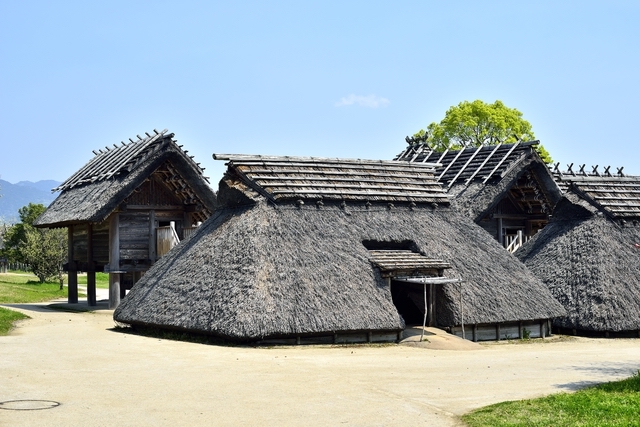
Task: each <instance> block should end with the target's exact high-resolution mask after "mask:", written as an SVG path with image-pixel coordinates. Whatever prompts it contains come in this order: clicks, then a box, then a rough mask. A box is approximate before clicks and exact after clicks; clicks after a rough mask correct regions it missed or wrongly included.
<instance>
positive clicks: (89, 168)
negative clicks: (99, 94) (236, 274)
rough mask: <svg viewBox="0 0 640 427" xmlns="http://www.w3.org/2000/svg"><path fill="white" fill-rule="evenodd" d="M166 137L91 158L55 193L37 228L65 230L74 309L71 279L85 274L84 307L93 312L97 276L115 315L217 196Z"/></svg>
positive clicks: (209, 209)
mask: <svg viewBox="0 0 640 427" xmlns="http://www.w3.org/2000/svg"><path fill="white" fill-rule="evenodd" d="M173 137H174V134H172V133H168V132H167V130H164V131H162V132H158V131H155V130H154V131H153V132H152V133H150V134H149V133H146V134H145V136H144V137H141V136H138V137H137V138H138V139H137V140H133V139H130V140H129V142H127V143H124V142H122V143H120V144H119V145H116V144H114V145H113V146H112V147H105V148H104V149H101V150H98V151H94V154H95V157H93V158H92V159H91V160H90V161H89V162H88V163H87V164H86V165H84V166H83V167H82V168H80V170H78V171H77V172H76V173H75V174H73V175H72V176H71V177H70V178H69V179H67V180H66V181H65V182H64V183H63V184H62V185H60V186H59V187H58V188H55V189H54V191H60V195H59V196H58V197H57V198H56V199H55V200H54V201H53V203H51V205H50V206H49V207H48V208H47V210H46V211H45V212H44V213H43V214H42V215H41V216H40V217H39V218H38V219H37V220H36V222H35V224H34V225H35V226H37V227H47V228H57V227H67V228H68V230H69V234H68V235H69V246H68V248H69V249H68V251H69V255H68V263H67V265H66V267H67V269H68V272H69V284H68V286H69V302H70V303H75V302H77V301H78V288H77V283H78V282H77V273H78V271H83V272H87V275H88V279H87V281H88V286H87V288H88V289H87V293H88V295H87V300H88V303H89V305H95V304H96V293H95V272H97V271H99V272H101V271H104V272H108V273H109V306H110V307H111V308H115V307H116V306H117V305H118V304H119V302H120V298H122V296H124V293H125V290H126V289H130V288H131V287H132V286H133V284H134V283H135V282H136V281H137V280H138V279H139V278H140V276H141V275H142V274H143V273H144V272H145V271H147V270H148V269H149V268H150V267H151V266H152V265H153V264H154V263H155V262H156V261H157V260H158V259H159V258H160V257H161V256H162V255H163V254H164V253H166V252H167V251H168V250H169V249H170V248H171V247H172V246H175V245H176V244H177V243H178V242H179V241H180V240H182V239H184V238H186V237H188V236H189V235H190V233H192V231H193V229H194V228H195V227H196V226H197V225H198V224H199V223H201V222H203V221H205V220H206V219H207V218H208V217H209V215H211V212H212V211H213V210H214V209H215V193H214V192H213V190H212V189H211V188H210V186H209V183H208V180H207V178H206V177H204V175H203V169H202V168H201V167H200V166H199V164H198V163H196V162H195V161H194V160H193V158H192V157H191V156H189V155H188V154H187V151H185V150H182V148H181V146H179V145H177V143H176V141H175V140H174V139H173Z"/></svg>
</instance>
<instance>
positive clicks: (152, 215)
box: [149, 210, 157, 265]
mask: <svg viewBox="0 0 640 427" xmlns="http://www.w3.org/2000/svg"><path fill="white" fill-rule="evenodd" d="M156 256H157V253H156V211H154V210H151V211H149V261H150V262H151V265H153V264H155V262H156Z"/></svg>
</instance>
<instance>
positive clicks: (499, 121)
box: [414, 100, 553, 164]
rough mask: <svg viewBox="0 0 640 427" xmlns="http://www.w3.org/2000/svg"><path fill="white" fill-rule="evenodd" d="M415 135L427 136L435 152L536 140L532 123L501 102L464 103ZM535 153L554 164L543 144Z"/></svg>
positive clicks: (454, 107)
mask: <svg viewBox="0 0 640 427" xmlns="http://www.w3.org/2000/svg"><path fill="white" fill-rule="evenodd" d="M414 136H416V137H425V136H426V137H427V144H429V146H430V147H431V148H432V149H433V150H435V151H444V150H446V149H452V150H457V149H461V148H466V147H478V146H481V145H496V144H500V143H502V144H504V143H513V142H517V141H531V140H534V139H535V136H534V134H533V130H532V128H531V124H530V123H529V122H528V121H526V120H525V119H524V118H523V117H522V113H521V112H520V111H518V110H516V109H515V108H509V107H507V106H506V105H504V104H503V103H502V101H496V102H494V103H493V104H486V103H484V102H482V101H480V100H476V101H473V102H469V101H463V102H461V103H459V104H458V105H455V106H453V107H451V108H449V109H448V110H447V112H446V114H445V116H444V119H442V121H440V123H435V122H433V123H431V124H430V125H429V126H428V127H427V130H426V131H425V130H424V129H421V130H420V131H419V132H418V133H416V134H415V135H414ZM536 151H537V152H538V154H539V155H540V157H541V158H542V160H543V161H544V162H545V163H547V164H549V163H552V162H553V160H552V159H551V156H550V155H549V152H548V151H547V150H545V148H544V147H543V146H542V145H540V144H538V145H537V146H536Z"/></svg>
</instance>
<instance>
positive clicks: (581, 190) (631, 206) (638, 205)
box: [553, 165, 640, 219]
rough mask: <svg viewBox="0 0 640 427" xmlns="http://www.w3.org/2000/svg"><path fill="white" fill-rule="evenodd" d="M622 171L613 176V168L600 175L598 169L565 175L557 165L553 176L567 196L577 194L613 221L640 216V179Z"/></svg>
mask: <svg viewBox="0 0 640 427" xmlns="http://www.w3.org/2000/svg"><path fill="white" fill-rule="evenodd" d="M570 166H572V165H570ZM622 169H623V168H619V170H618V173H617V174H611V173H610V172H609V168H608V167H607V168H605V170H604V171H603V172H602V173H600V172H598V171H597V166H596V167H595V168H594V170H593V171H592V172H587V171H585V170H584V165H582V166H581V167H580V171H578V172H573V171H572V170H571V168H569V171H566V172H561V171H560V170H559V169H558V165H556V167H555V170H554V173H553V176H554V178H555V180H556V182H557V183H558V186H559V187H560V188H561V189H562V190H563V191H564V192H565V193H573V194H575V195H577V196H578V197H580V198H582V199H583V200H585V201H587V202H589V203H591V204H592V205H593V206H594V207H596V208H597V209H599V210H600V211H602V212H603V213H605V214H607V215H608V216H609V217H611V218H617V219H621V218H639V217H640V177H638V176H628V175H624V174H623V173H622Z"/></svg>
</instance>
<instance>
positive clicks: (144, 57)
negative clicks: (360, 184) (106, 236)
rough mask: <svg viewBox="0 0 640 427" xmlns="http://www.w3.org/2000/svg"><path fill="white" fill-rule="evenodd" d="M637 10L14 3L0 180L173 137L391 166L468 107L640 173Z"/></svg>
mask: <svg viewBox="0 0 640 427" xmlns="http://www.w3.org/2000/svg"><path fill="white" fill-rule="evenodd" d="M639 21H640V2H627V1H625V2H616V1H608V2H604V1H602V2H588V1H583V2H568V1H567V2H557V1H537V2H527V3H526V4H525V2H507V1H498V2H494V1H484V2H471V1H469V2H463V1H457V2H427V1H420V2H409V1H407V2H375V1H367V2H364V1H362V2H358V1H347V2H345V1H340V2H331V1H322V2H312V1H305V2H300V1H291V2H283V1H273V0H272V1H269V2H243V1H238V2H213V1H210V2H209V1H206V2H205V1H203V2H195V1H180V2H177V1H175V2H169V1H153V2H151V1H149V2H145V1H115V0H111V1H108V2H86V1H42V2H38V1H28V0H26V1H21V2H18V1H9V0H7V1H0V127H1V129H2V151H1V154H0V178H2V179H4V180H7V181H10V182H14V183H15V182H17V181H21V180H30V181H37V180H41V179H55V180H59V181H62V180H64V179H66V178H67V177H69V176H70V175H71V174H72V173H73V172H75V171H76V170H77V169H79V168H80V167H81V166H82V165H84V164H85V163H86V162H87V161H88V160H89V159H90V158H91V157H92V156H93V154H92V152H91V151H92V150H93V149H98V148H102V147H104V146H105V145H111V144H113V143H118V142H119V141H122V140H124V141H126V140H127V139H128V138H129V137H133V138H135V135H136V134H140V135H142V134H143V133H144V132H145V131H151V130H152V129H154V128H156V129H158V130H162V129H164V128H168V129H169V130H170V131H172V132H174V133H175V134H176V138H177V139H178V141H179V143H181V144H184V146H185V148H186V149H188V150H189V152H190V154H193V155H195V159H196V161H198V162H200V163H202V165H203V166H205V167H206V168H207V170H206V174H207V175H208V176H210V177H211V178H212V184H213V185H214V187H217V181H218V180H219V179H220V177H221V175H222V172H223V170H224V166H223V163H222V162H217V161H214V160H213V159H212V158H211V155H212V154H213V153H248V154H273V155H300V156H322V157H347V158H370V159H391V158H393V156H394V155H395V154H397V153H398V152H400V151H401V150H402V149H403V148H404V147H405V145H406V143H405V142H404V137H405V136H406V135H410V134H413V133H415V132H416V131H418V130H419V129H421V128H424V127H426V126H427V125H428V124H429V123H430V122H433V121H440V120H441V119H442V117H443V116H444V113H445V111H446V110H447V109H448V108H449V107H450V106H452V105H455V104H458V103H459V102H461V101H463V100H470V101H471V100H474V99H481V100H483V101H485V102H493V101H495V100H496V99H499V100H501V101H503V102H504V103H505V104H506V105H507V106H509V107H512V108H517V109H518V110H520V111H521V112H522V113H523V114H524V118H525V119H527V120H528V121H529V122H531V124H532V126H533V129H534V132H535V134H536V137H537V138H538V139H540V140H541V142H542V143H543V144H544V145H545V147H546V148H547V149H548V150H549V152H550V153H551V155H552V156H553V157H554V159H555V160H557V161H559V162H561V163H562V165H563V167H564V166H565V165H566V164H567V163H571V162H573V163H576V164H582V163H586V164H587V165H588V167H590V166H591V165H596V164H599V165H601V166H602V165H611V166H612V170H614V168H613V167H617V166H625V171H626V172H628V173H633V174H638V175H640V164H639V163H640V156H638V155H637V149H636V147H637V141H636V138H635V137H634V135H635V131H636V129H637V126H638V120H637V116H638V99H640V79H639V76H640V46H639V45H638V44H639V42H640V25H638V22H639Z"/></svg>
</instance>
